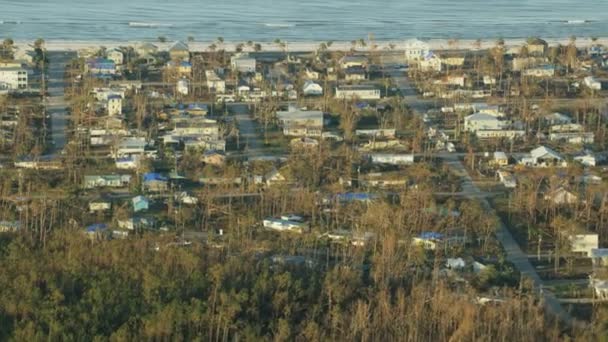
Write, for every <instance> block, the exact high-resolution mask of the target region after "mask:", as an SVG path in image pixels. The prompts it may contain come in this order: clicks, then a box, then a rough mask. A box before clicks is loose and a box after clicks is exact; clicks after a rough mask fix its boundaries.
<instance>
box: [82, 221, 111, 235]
mask: <svg viewBox="0 0 608 342" xmlns="http://www.w3.org/2000/svg"><path fill="white" fill-rule="evenodd" d="M86 229H87V232H89V233H95V232H99V231H102V230H106V229H108V226H107V225H106V224H105V223H95V224H92V225H90V226H88V227H87V228H86Z"/></svg>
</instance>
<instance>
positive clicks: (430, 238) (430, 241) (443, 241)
mask: <svg viewBox="0 0 608 342" xmlns="http://www.w3.org/2000/svg"><path fill="white" fill-rule="evenodd" d="M465 242H466V240H465V239H464V238H463V237H462V236H458V235H450V236H448V235H445V234H442V233H437V232H423V233H421V234H420V235H419V236H416V237H414V238H413V239H412V244H413V245H416V246H421V247H422V248H424V249H426V250H433V251H434V250H436V249H437V248H448V247H451V246H456V245H462V244H464V243H465Z"/></svg>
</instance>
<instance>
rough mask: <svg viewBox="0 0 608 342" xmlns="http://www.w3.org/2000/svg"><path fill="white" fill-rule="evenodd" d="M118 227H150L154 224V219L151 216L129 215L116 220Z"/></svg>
mask: <svg viewBox="0 0 608 342" xmlns="http://www.w3.org/2000/svg"><path fill="white" fill-rule="evenodd" d="M117 223H118V227H119V228H120V229H128V230H135V229H151V228H154V225H155V224H156V222H155V220H154V219H153V218H151V217H139V216H137V217H131V218H128V219H124V220H118V221H117Z"/></svg>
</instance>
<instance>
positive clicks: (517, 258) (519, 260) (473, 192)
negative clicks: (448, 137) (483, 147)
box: [442, 153, 580, 326]
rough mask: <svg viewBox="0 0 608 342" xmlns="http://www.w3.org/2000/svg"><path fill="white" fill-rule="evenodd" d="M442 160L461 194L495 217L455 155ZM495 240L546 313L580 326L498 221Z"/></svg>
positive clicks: (506, 229)
mask: <svg viewBox="0 0 608 342" xmlns="http://www.w3.org/2000/svg"><path fill="white" fill-rule="evenodd" d="M442 159H443V161H444V162H445V164H446V165H447V166H448V167H449V168H450V169H451V170H452V172H454V174H456V175H457V176H460V177H461V179H462V180H463V184H462V192H463V193H467V194H469V197H470V198H475V199H477V200H479V201H480V203H481V205H482V207H483V208H484V209H485V210H486V212H487V213H492V214H493V215H496V214H495V213H494V208H492V206H491V205H490V203H489V202H488V201H487V199H485V198H484V197H483V196H480V194H481V193H482V192H481V191H480V190H479V188H478V187H477V186H476V185H475V183H474V182H473V180H472V179H471V176H470V175H469V173H468V172H467V170H466V169H465V167H464V165H463V164H462V162H460V160H459V159H458V157H457V156H456V155H452V154H447V153H446V154H443V155H442ZM496 239H497V240H498V241H499V242H500V243H501V245H502V247H503V249H504V251H505V253H506V256H507V260H509V261H510V262H511V263H513V265H514V266H515V268H517V270H518V271H519V272H520V273H521V274H522V275H523V276H525V277H527V278H529V279H531V280H532V282H533V284H534V289H535V290H536V292H537V293H538V294H539V295H541V296H543V299H544V304H545V308H546V309H547V311H548V312H550V313H552V314H553V315H555V316H556V317H558V318H559V319H560V320H561V321H563V322H565V323H568V324H569V325H571V326H575V325H578V324H580V323H579V322H578V321H576V320H575V319H574V318H572V316H571V315H570V314H569V313H568V312H567V311H566V310H564V308H563V307H562V306H561V304H560V301H559V300H558V299H557V298H556V297H555V295H553V293H551V292H550V291H547V290H545V289H544V288H545V287H546V285H547V284H545V283H544V282H543V280H542V279H541V278H540V276H539V275H538V273H536V270H535V269H534V267H533V266H532V264H531V263H530V260H529V259H528V256H527V254H526V253H524V252H523V251H522V250H521V248H520V247H519V244H518V243H517V242H516V241H515V239H514V238H513V235H512V234H511V232H510V231H509V229H508V228H507V226H506V225H505V224H504V222H502V220H500V219H499V220H498V227H497V230H496Z"/></svg>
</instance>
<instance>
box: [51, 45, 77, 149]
mask: <svg viewBox="0 0 608 342" xmlns="http://www.w3.org/2000/svg"><path fill="white" fill-rule="evenodd" d="M75 56H76V55H75V53H73V52H49V53H48V58H49V69H48V93H49V97H47V103H46V109H47V114H49V115H50V116H51V139H52V142H53V145H52V146H51V151H50V152H51V155H52V156H57V155H59V154H60V153H61V151H62V150H63V147H64V146H65V144H66V141H67V137H66V127H67V111H66V107H67V106H68V104H67V103H66V101H65V98H64V95H65V81H64V77H63V76H64V73H65V67H66V64H67V63H68V62H69V61H70V59H72V58H74V57H75Z"/></svg>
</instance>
